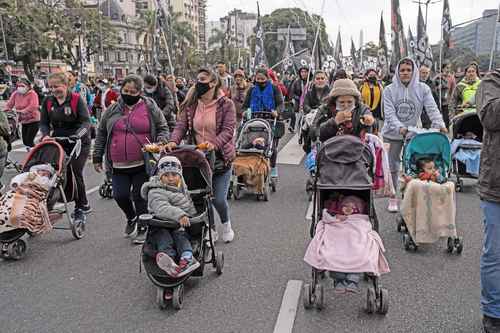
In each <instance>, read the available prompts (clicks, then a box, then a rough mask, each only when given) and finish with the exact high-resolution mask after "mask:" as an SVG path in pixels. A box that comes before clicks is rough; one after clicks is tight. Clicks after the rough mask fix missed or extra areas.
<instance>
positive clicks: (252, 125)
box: [236, 119, 273, 148]
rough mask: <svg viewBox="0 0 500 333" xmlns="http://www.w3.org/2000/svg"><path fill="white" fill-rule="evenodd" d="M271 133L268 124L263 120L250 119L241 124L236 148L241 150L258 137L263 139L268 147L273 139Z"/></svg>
mask: <svg viewBox="0 0 500 333" xmlns="http://www.w3.org/2000/svg"><path fill="white" fill-rule="evenodd" d="M272 133H273V131H272V128H271V125H270V124H269V122H267V121H266V120H263V119H251V120H249V121H247V122H246V123H244V124H243V127H242V129H241V131H240V135H239V137H238V142H237V144H236V146H237V147H238V148H241V147H242V146H245V145H247V144H251V143H252V142H253V140H255V139H257V138H259V137H261V138H264V139H265V140H266V146H268V145H269V144H270V141H271V140H272V137H273V136H272Z"/></svg>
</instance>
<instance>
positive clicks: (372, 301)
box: [366, 287, 377, 314]
mask: <svg viewBox="0 0 500 333" xmlns="http://www.w3.org/2000/svg"><path fill="white" fill-rule="evenodd" d="M376 307H377V299H376V296H375V289H374V288H373V287H369V288H368V289H367V290H366V312H367V313H369V314H372V313H374V312H375V309H376Z"/></svg>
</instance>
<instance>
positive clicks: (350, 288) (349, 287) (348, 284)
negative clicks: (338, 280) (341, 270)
mask: <svg viewBox="0 0 500 333" xmlns="http://www.w3.org/2000/svg"><path fill="white" fill-rule="evenodd" d="M345 291H346V292H348V293H353V294H358V293H359V289H358V284H357V283H356V282H354V281H348V280H346V281H345Z"/></svg>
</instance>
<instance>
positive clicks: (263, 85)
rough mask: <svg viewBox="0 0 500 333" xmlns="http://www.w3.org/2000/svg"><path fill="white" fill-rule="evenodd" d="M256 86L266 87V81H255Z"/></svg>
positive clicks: (262, 88)
mask: <svg viewBox="0 0 500 333" xmlns="http://www.w3.org/2000/svg"><path fill="white" fill-rule="evenodd" d="M257 86H258V87H259V88H260V90H264V89H266V86H267V82H257Z"/></svg>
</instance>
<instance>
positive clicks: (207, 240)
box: [139, 146, 224, 310]
mask: <svg viewBox="0 0 500 333" xmlns="http://www.w3.org/2000/svg"><path fill="white" fill-rule="evenodd" d="M169 155H172V156H175V157H177V158H178V159H179V161H181V164H182V169H183V175H184V179H185V181H186V186H187V187H188V190H189V193H190V195H191V199H192V200H193V203H194V205H195V207H196V210H197V211H198V214H199V215H198V216H196V217H193V218H190V222H191V227H190V228H189V234H190V235H191V245H192V247H193V256H194V257H195V258H196V260H198V261H199V262H200V267H199V268H198V269H196V270H195V271H193V272H192V273H191V274H188V275H185V276H183V277H181V278H174V277H171V276H169V275H167V274H166V273H165V272H164V271H163V270H161V269H160V268H159V267H158V265H157V264H156V260H155V258H154V256H152V254H151V253H148V251H147V250H146V248H145V246H143V248H142V253H141V257H142V264H143V266H144V269H145V271H146V274H147V276H148V278H149V279H150V280H151V282H153V284H154V285H155V286H157V292H156V301H157V303H158V306H159V308H160V309H162V310H163V309H165V308H166V307H167V302H166V300H165V291H166V289H167V288H172V289H173V298H172V306H173V307H174V309H176V310H179V309H181V308H182V305H183V301H184V282H185V281H186V280H187V279H188V278H189V277H190V276H191V275H193V276H203V271H204V266H205V264H212V266H213V267H214V268H215V271H216V273H217V275H220V274H222V269H223V267H224V254H223V253H222V252H220V251H216V248H215V245H214V241H213V238H212V228H213V226H214V223H215V221H214V212H213V206H212V202H211V200H212V171H211V167H210V163H211V162H210V163H209V161H208V160H207V158H206V157H205V155H204V154H203V153H202V152H200V151H198V150H196V149H195V148H194V147H190V146H184V147H182V146H180V147H179V148H178V149H176V150H174V151H172V152H170V153H169ZM211 161H212V159H211ZM139 222H140V223H142V224H144V225H147V226H148V227H149V228H148V233H149V232H150V230H151V228H172V229H176V228H178V227H179V224H178V222H177V221H167V220H159V219H156V218H155V217H154V216H153V215H150V214H143V215H141V216H140V217H139ZM147 238H149V234H148V235H147Z"/></svg>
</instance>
